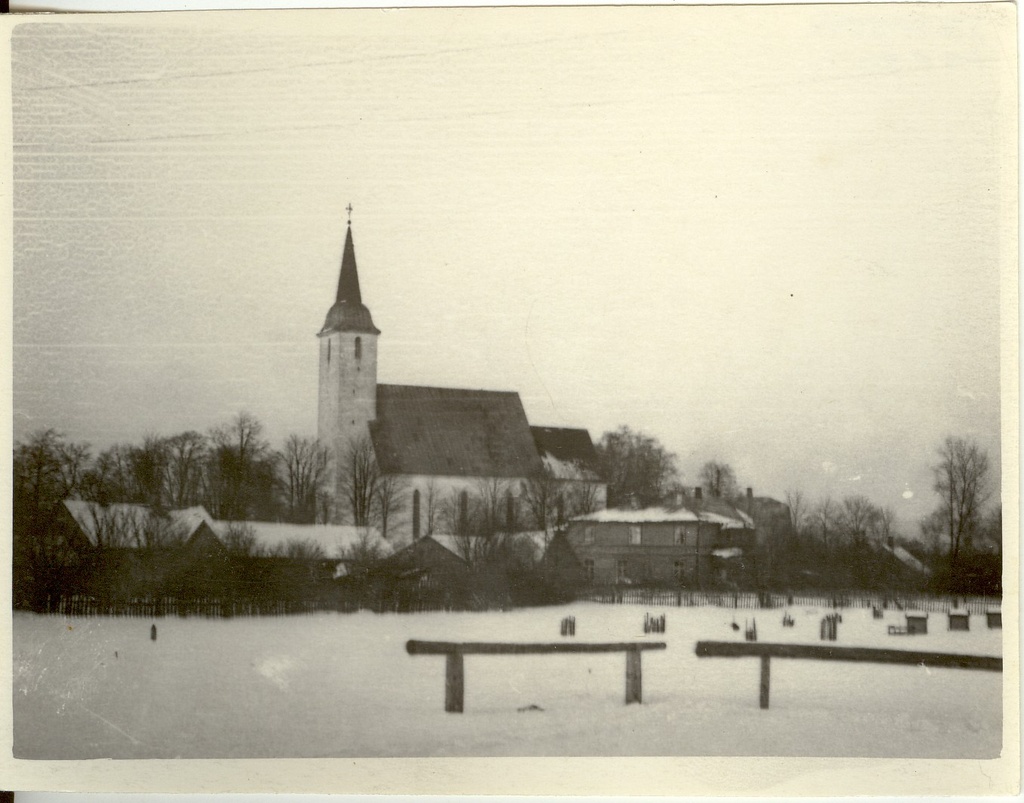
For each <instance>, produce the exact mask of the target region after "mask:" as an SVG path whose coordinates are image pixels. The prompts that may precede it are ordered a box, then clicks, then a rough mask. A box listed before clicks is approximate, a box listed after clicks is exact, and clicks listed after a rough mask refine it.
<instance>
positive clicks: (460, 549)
mask: <svg viewBox="0 0 1024 803" xmlns="http://www.w3.org/2000/svg"><path fill="white" fill-rule="evenodd" d="M425 537H427V538H432V539H433V540H435V541H436V542H437V543H439V544H440V545H441V546H443V547H444V548H445V549H447V550H448V551H449V552H451V553H452V554H454V555H458V556H459V557H460V558H463V559H464V558H465V557H466V551H467V549H468V550H470V552H472V550H473V547H474V542H475V541H476V539H477V538H479V537H480V536H473V535H467V536H460V535H450V534H447V533H432V534H431V535H429V536H425ZM512 537H513V538H516V539H520V540H523V541H527V542H529V543H530V545H531V546H532V547H533V549H534V552H535V555H534V556H535V557H537V558H540V557H541V555H543V554H544V550H545V549H547V545H548V542H549V541H550V540H551V539H550V537H549V536H548V534H547V533H545V532H544V531H543V530H536V531H530V532H522V533H515V534H514V535H513V536H512Z"/></svg>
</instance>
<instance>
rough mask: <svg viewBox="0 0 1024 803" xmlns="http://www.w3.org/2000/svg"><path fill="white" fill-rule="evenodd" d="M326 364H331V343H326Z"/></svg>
mask: <svg viewBox="0 0 1024 803" xmlns="http://www.w3.org/2000/svg"><path fill="white" fill-rule="evenodd" d="M327 364H328V365H330V364H331V341H330V340H328V341H327Z"/></svg>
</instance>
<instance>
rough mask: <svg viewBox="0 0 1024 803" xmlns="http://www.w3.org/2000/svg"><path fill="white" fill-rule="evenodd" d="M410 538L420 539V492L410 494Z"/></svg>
mask: <svg viewBox="0 0 1024 803" xmlns="http://www.w3.org/2000/svg"><path fill="white" fill-rule="evenodd" d="M412 537H413V538H419V537H420V490H419V488H417V489H416V490H415V491H413V492H412Z"/></svg>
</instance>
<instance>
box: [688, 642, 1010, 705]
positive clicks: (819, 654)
mask: <svg viewBox="0 0 1024 803" xmlns="http://www.w3.org/2000/svg"><path fill="white" fill-rule="evenodd" d="M696 651H697V657H698V658H749V657H758V658H760V659H761V708H767V707H768V696H769V693H770V687H771V659H772V658H809V659H813V660H818V661H857V662H870V663H877V664H905V665H911V666H925V667H928V668H930V669H942V668H946V669H980V670H983V671H988V672H1002V671H1003V659H1002V658H994V657H991V656H987V655H959V654H955V653H946V652H921V651H918V650H889V649H878V648H874V647H821V646H817V645H813V644H764V643H760V644H759V643H751V642H743V641H698V642H697V649H696Z"/></svg>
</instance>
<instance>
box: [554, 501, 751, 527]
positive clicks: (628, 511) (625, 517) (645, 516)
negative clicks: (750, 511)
mask: <svg viewBox="0 0 1024 803" xmlns="http://www.w3.org/2000/svg"><path fill="white" fill-rule="evenodd" d="M723 507H724V506H723ZM728 510H729V514H726V513H725V512H724V510H720V512H715V511H712V510H700V509H698V510H692V509H691V508H689V507H687V506H686V505H680V506H678V507H664V506H658V507H643V508H638V509H636V510H633V509H632V508H606V509H604V510H597V511H594V512H593V513H587V514H586V515H583V516H577V517H576V518H575V519H573V521H593V522H620V523H624V524H644V523H654V522H669V523H681V522H694V521H702V522H705V523H707V524H720V525H721V526H722V529H724V530H742V529H747V528H752V527H753V526H754V520H753V519H752V518H750V516H748V515H747V514H746V513H744V512H743V511H742V510H739V509H737V508H733V507H729V508H728Z"/></svg>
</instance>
